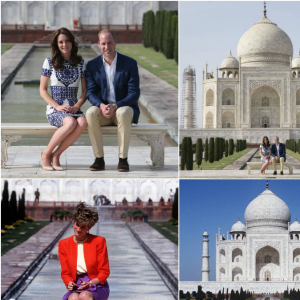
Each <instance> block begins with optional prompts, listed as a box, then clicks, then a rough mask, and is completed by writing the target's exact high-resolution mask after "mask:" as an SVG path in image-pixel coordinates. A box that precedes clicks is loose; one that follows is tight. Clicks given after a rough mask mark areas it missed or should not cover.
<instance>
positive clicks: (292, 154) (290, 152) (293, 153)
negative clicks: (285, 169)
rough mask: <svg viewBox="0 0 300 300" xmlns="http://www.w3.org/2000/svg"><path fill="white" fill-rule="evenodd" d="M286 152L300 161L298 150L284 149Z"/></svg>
mask: <svg viewBox="0 0 300 300" xmlns="http://www.w3.org/2000/svg"><path fill="white" fill-rule="evenodd" d="M286 153H287V154H288V155H290V156H292V157H294V158H296V159H298V160H299V161H300V154H299V153H298V152H296V153H295V152H293V151H291V150H288V149H286Z"/></svg>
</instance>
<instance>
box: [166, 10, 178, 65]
mask: <svg viewBox="0 0 300 300" xmlns="http://www.w3.org/2000/svg"><path fill="white" fill-rule="evenodd" d="M175 14H176V15H177V11H174V10H170V11H168V12H167V15H166V19H165V25H164V39H163V53H164V55H165V57H166V58H168V59H170V58H174V56H173V53H174V40H173V39H172V17H173V15H175Z"/></svg>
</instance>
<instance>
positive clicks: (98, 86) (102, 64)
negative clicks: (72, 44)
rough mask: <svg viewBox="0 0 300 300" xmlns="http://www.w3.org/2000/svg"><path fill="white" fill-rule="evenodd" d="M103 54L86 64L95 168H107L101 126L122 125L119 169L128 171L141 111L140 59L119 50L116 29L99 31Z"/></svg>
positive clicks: (89, 120)
mask: <svg viewBox="0 0 300 300" xmlns="http://www.w3.org/2000/svg"><path fill="white" fill-rule="evenodd" d="M98 37H99V42H98V45H99V48H100V50H101V52H102V55H100V56H98V57H97V58H95V59H93V60H91V61H89V62H88V64H87V67H86V81H87V98H88V100H89V101H90V102H91V104H92V105H93V106H92V107H91V108H89V109H88V110H87V113H86V117H87V121H88V132H89V135H90V139H91V143H92V147H93V152H94V155H95V162H94V163H93V164H92V165H91V166H90V170H91V171H101V170H105V162H104V152H103V141H102V133H101V126H108V125H115V126H118V144H119V164H118V171H119V172H128V171H129V164H128V161H127V157H128V148H129V141H130V134H131V124H132V123H135V124H137V123H138V119H139V115H140V110H139V106H138V100H139V96H140V88H139V85H140V79H139V73H138V66H137V62H136V61H135V60H134V59H132V58H130V57H128V56H125V55H123V54H121V53H118V52H117V51H116V45H117V42H116V39H115V36H114V34H113V32H112V31H110V30H108V29H104V30H101V31H100V33H99V34H98Z"/></svg>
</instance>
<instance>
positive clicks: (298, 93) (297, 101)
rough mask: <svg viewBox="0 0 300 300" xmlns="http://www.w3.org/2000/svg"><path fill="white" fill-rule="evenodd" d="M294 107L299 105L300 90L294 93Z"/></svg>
mask: <svg viewBox="0 0 300 300" xmlns="http://www.w3.org/2000/svg"><path fill="white" fill-rule="evenodd" d="M296 105H300V89H298V90H297V92H296Z"/></svg>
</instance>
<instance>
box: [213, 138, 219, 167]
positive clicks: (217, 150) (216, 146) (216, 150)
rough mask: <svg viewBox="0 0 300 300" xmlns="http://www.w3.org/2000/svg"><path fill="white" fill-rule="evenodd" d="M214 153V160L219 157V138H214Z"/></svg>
mask: <svg viewBox="0 0 300 300" xmlns="http://www.w3.org/2000/svg"><path fill="white" fill-rule="evenodd" d="M214 150H215V151H214V152H215V153H214V158H215V161H219V157H220V138H218V137H217V138H216V139H215V149H214Z"/></svg>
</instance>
